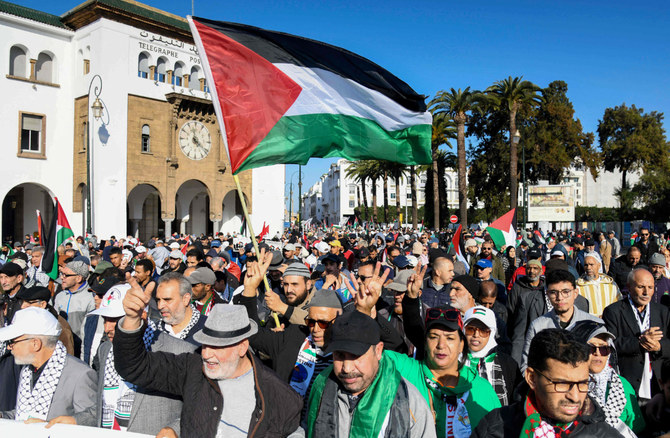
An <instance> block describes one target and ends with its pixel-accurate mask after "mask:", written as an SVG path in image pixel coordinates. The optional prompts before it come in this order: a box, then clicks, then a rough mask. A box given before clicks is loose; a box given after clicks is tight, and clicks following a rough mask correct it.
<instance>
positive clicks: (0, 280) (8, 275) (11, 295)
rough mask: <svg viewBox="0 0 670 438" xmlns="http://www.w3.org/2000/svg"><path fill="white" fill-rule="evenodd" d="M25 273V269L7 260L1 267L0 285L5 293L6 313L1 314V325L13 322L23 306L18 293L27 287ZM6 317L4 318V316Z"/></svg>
mask: <svg viewBox="0 0 670 438" xmlns="http://www.w3.org/2000/svg"><path fill="white" fill-rule="evenodd" d="M24 279H25V275H24V274H23V269H21V267H20V266H19V265H17V264H16V263H12V262H7V263H5V264H4V265H2V268H1V269H0V286H2V291H3V293H4V294H5V304H6V306H7V307H6V309H5V314H4V315H2V314H0V326H3V325H5V324H9V323H10V322H12V318H13V317H14V313H15V312H16V311H18V310H19V309H20V308H21V303H20V302H19V299H18V298H17V297H16V295H17V294H18V293H19V291H22V290H24V289H25V287H24V286H23V280H24ZM3 317H4V318H3Z"/></svg>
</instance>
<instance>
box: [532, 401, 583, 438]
mask: <svg viewBox="0 0 670 438" xmlns="http://www.w3.org/2000/svg"><path fill="white" fill-rule="evenodd" d="M524 412H525V414H526V421H524V423H523V426H522V427H521V435H519V436H520V437H535V438H560V437H567V436H569V435H570V434H571V433H572V432H573V431H574V429H575V427H577V424H578V421H577V420H575V421H572V422H570V423H566V424H555V425H552V424H549V423H547V422H546V421H544V420H543V419H542V416H541V415H540V413H539V412H538V411H537V408H536V407H535V401H534V400H533V397H532V396H531V395H529V396H527V397H526V401H525V402H524Z"/></svg>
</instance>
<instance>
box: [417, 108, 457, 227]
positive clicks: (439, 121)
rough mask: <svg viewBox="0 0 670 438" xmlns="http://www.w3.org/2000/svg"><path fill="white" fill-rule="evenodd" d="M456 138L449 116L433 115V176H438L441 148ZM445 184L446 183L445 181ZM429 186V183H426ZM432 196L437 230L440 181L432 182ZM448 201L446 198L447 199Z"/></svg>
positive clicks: (434, 221) (426, 198)
mask: <svg viewBox="0 0 670 438" xmlns="http://www.w3.org/2000/svg"><path fill="white" fill-rule="evenodd" d="M454 138H456V127H455V126H454V123H453V122H452V121H451V120H450V119H449V116H448V115H447V114H445V113H438V114H433V134H432V138H431V148H432V151H433V162H432V165H431V172H432V174H435V175H436V174H438V173H439V169H438V163H437V162H438V159H439V158H440V155H439V151H440V147H441V146H442V145H445V144H446V145H447V146H449V147H451V146H450V145H449V140H451V139H454ZM422 169H423V170H424V171H425V170H427V169H426V168H425V167H423V166H422ZM443 182H444V181H443ZM426 184H427V183H426ZM431 184H432V187H431V190H430V193H431V196H432V198H433V208H432V209H430V210H431V211H432V213H433V219H432V223H433V224H435V225H434V226H435V227H436V228H438V227H439V224H440V190H439V185H438V180H436V179H432V180H431ZM424 190H425V191H426V194H425V202H426V204H427V203H428V202H427V201H428V199H430V198H429V197H428V190H427V186H426V188H425V189H424ZM445 201H446V197H445ZM426 212H428V209H426Z"/></svg>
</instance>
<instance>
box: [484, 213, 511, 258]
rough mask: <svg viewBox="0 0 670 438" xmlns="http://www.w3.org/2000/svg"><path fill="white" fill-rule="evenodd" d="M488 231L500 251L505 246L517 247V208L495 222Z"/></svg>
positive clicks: (487, 228)
mask: <svg viewBox="0 0 670 438" xmlns="http://www.w3.org/2000/svg"><path fill="white" fill-rule="evenodd" d="M486 231H488V233H489V235H490V236H491V239H492V240H493V243H495V245H496V247H497V248H498V250H499V251H502V248H503V247H505V246H516V208H513V209H511V210H510V211H508V212H507V213H505V214H504V215H502V216H500V217H499V218H498V219H496V220H495V221H493V223H492V224H491V225H489V226H488V227H486Z"/></svg>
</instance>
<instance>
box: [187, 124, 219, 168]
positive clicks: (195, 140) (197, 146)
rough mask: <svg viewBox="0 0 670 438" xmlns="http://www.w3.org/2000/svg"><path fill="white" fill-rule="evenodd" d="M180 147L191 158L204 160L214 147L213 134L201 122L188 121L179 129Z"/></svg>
mask: <svg viewBox="0 0 670 438" xmlns="http://www.w3.org/2000/svg"><path fill="white" fill-rule="evenodd" d="M179 147H180V148H181V151H182V152H183V153H184V155H186V156H187V157H188V158H190V159H191V160H202V159H203V158H205V157H206V156H207V154H209V151H210V149H211V148H212V136H211V135H209V131H208V130H207V127H206V126H205V125H203V124H202V123H200V122H194V121H190V122H186V123H184V124H183V125H182V127H181V129H180V130H179Z"/></svg>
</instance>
